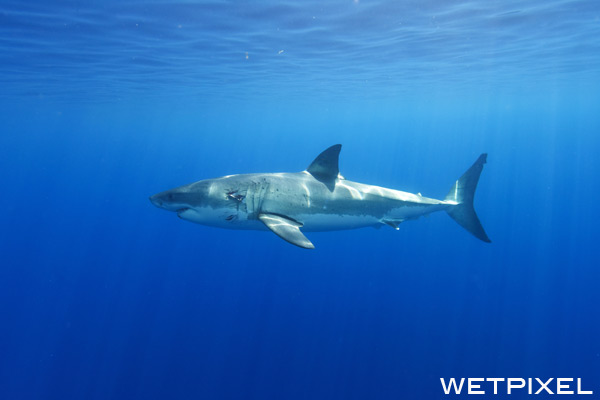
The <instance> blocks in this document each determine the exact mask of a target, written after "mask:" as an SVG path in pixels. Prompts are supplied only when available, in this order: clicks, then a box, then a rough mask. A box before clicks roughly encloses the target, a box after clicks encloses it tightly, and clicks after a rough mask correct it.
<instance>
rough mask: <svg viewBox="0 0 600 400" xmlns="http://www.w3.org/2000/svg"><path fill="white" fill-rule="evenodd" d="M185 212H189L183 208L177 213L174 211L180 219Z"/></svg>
mask: <svg viewBox="0 0 600 400" xmlns="http://www.w3.org/2000/svg"><path fill="white" fill-rule="evenodd" d="M187 210H189V208H188V207H184V208H180V209H178V210H177V211H175V212H176V213H177V216H178V217H181V214H183V213H184V212H186V211H187Z"/></svg>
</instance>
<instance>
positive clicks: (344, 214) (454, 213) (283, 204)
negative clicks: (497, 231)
mask: <svg viewBox="0 0 600 400" xmlns="http://www.w3.org/2000/svg"><path fill="white" fill-rule="evenodd" d="M340 150H341V145H335V146H332V147H330V148H328V149H327V150H325V151H324V152H323V153H321V154H320V155H319V156H318V157H317V158H316V159H315V160H314V161H313V162H312V164H311V165H310V166H309V167H308V168H307V169H306V170H305V171H302V172H294V173H265V174H240V175H228V176H224V177H222V178H217V179H207V180H202V181H198V182H195V183H192V184H189V185H185V186H181V187H178V188H176V189H172V190H167V191H165V192H161V193H158V194H156V195H154V196H152V197H150V201H151V202H152V203H153V204H154V205H156V206H157V207H161V208H164V209H167V210H169V211H176V212H177V214H178V216H179V217H180V218H182V219H186V220H189V221H192V222H196V223H199V224H203V225H210V226H216V227H220V228H229V229H255V230H267V229H269V230H271V231H273V232H274V233H276V234H277V235H278V236H280V237H281V238H283V239H285V240H287V241H288V242H290V243H292V244H295V245H297V246H300V247H303V248H314V246H313V244H312V243H311V242H310V241H309V240H308V239H307V238H306V237H305V236H304V234H303V233H302V231H304V232H311V231H332V230H340V229H354V228H363V227H368V226H375V227H378V226H381V225H382V224H383V225H389V226H391V227H393V228H395V229H398V225H399V224H400V223H401V222H403V221H406V220H409V219H415V218H418V217H420V216H422V215H427V214H430V213H432V212H435V211H440V210H446V211H447V212H448V214H450V216H451V217H452V218H454V219H455V220H456V221H457V222H458V223H459V224H461V225H462V226H463V227H464V228H465V229H467V230H468V231H469V232H471V233H472V234H473V235H474V236H476V237H477V238H479V239H481V240H483V241H486V242H489V241H490V240H489V238H488V237H487V235H486V233H485V231H484V230H483V227H482V226H481V224H480V222H479V220H478V218H477V215H476V214H475V211H474V209H473V195H474V192H475V188H476V186H477V181H478V180H479V175H480V174H481V170H482V168H483V164H484V163H485V160H486V155H485V154H482V155H481V156H480V157H479V159H478V160H477V161H476V162H475V164H473V166H472V167H471V168H470V169H469V170H468V171H467V172H466V173H465V174H464V175H463V176H462V177H461V178H460V179H459V180H457V181H456V183H455V184H454V186H453V188H452V189H451V190H450V192H449V194H448V196H446V198H445V199H444V200H436V199H431V198H427V197H423V196H421V195H420V194H412V193H407V192H402V191H399V190H392V189H386V188H383V187H379V186H372V185H365V184H362V183H357V182H352V181H349V180H346V179H344V178H342V177H341V175H339V168H338V157H339V152H340Z"/></svg>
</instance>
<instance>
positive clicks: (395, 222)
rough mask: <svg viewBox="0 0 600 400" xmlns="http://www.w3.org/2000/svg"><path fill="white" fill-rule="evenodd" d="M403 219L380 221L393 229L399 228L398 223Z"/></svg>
mask: <svg viewBox="0 0 600 400" xmlns="http://www.w3.org/2000/svg"><path fill="white" fill-rule="evenodd" d="M403 221H404V220H403V219H382V220H381V222H382V223H384V224H386V225H387V226H391V227H392V228H394V229H395V230H399V229H400V227H399V226H400V224H401V223H402V222H403Z"/></svg>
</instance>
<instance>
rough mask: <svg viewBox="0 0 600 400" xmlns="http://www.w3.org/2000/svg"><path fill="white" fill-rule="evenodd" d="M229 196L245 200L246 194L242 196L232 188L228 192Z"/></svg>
mask: <svg viewBox="0 0 600 400" xmlns="http://www.w3.org/2000/svg"><path fill="white" fill-rule="evenodd" d="M227 197H229V198H231V199H234V200H237V201H242V200H244V196H242V195H241V194H238V192H237V190H230V191H228V192H227Z"/></svg>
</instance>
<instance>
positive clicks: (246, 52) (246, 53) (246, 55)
mask: <svg viewBox="0 0 600 400" xmlns="http://www.w3.org/2000/svg"><path fill="white" fill-rule="evenodd" d="M248 58H249V57H248V52H246V60H247V59H248Z"/></svg>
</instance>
